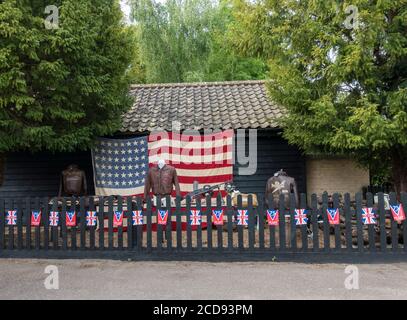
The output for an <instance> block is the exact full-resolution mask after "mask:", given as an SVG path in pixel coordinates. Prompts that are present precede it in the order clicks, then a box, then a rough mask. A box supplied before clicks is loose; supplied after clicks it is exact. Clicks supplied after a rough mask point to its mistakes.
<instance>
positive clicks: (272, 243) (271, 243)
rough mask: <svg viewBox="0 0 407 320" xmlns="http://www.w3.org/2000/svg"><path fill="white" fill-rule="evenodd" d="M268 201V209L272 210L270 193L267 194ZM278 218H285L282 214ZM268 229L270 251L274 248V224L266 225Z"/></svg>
mask: <svg viewBox="0 0 407 320" xmlns="http://www.w3.org/2000/svg"><path fill="white" fill-rule="evenodd" d="M268 203H269V208H268V209H269V210H273V209H274V207H273V206H272V203H273V197H272V195H269V198H268ZM280 219H285V218H284V216H281V215H280ZM268 229H269V243H270V249H271V250H272V251H275V250H276V227H275V226H270V225H269V226H268Z"/></svg>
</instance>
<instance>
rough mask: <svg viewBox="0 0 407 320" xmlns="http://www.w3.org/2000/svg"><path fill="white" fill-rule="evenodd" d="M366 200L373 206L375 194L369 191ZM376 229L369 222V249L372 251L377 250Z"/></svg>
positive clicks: (370, 206) (369, 205)
mask: <svg viewBox="0 0 407 320" xmlns="http://www.w3.org/2000/svg"><path fill="white" fill-rule="evenodd" d="M366 200H367V206H368V207H369V208H373V194H372V193H371V192H368V193H367V194H366ZM375 234H376V231H375V228H374V225H372V224H369V225H368V237H369V250H370V251H371V252H375V251H376V237H375Z"/></svg>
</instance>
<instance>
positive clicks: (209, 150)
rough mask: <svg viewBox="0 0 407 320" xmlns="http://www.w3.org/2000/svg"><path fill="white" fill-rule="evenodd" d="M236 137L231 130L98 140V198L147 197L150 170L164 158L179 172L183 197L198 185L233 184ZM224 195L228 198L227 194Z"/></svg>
mask: <svg viewBox="0 0 407 320" xmlns="http://www.w3.org/2000/svg"><path fill="white" fill-rule="evenodd" d="M233 136H234V133H233V130H227V131H220V132H216V133H212V134H206V135H195V136H194V135H185V134H177V133H173V132H169V133H165V134H161V133H159V134H151V135H150V136H148V137H147V136H146V137H139V138H132V139H121V140H118V139H114V140H113V139H98V140H97V142H96V145H95V147H94V148H93V150H92V159H93V168H94V179H95V188H96V194H97V195H100V196H110V195H121V196H141V195H143V193H144V185H145V181H146V176H147V173H148V169H149V167H151V166H154V165H155V164H156V163H157V161H158V159H160V158H161V159H164V160H165V161H166V163H167V164H169V165H171V166H173V167H175V168H176V169H177V174H178V179H179V183H180V188H181V195H182V196H185V195H186V194H187V193H189V192H191V191H193V182H194V181H198V183H199V186H200V187H202V186H204V185H215V184H220V183H224V182H227V181H231V180H232V179H233V153H232V147H233ZM221 192H222V196H226V191H224V190H223V191H221ZM173 196H175V192H174V193H173ZM214 196H216V194H215V195H214Z"/></svg>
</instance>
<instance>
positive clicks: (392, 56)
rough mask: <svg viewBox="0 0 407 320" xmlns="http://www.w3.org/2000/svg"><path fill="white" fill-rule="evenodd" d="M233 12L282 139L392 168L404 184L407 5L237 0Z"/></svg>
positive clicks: (237, 35) (239, 43)
mask: <svg viewBox="0 0 407 320" xmlns="http://www.w3.org/2000/svg"><path fill="white" fill-rule="evenodd" d="M350 5H353V6H355V7H357V9H358V13H359V16H358V19H357V22H358V27H357V28H350V27H351V25H350V24H349V23H348V24H347V23H346V22H351V23H352V22H354V21H351V20H350V19H349V18H350V15H351V14H352V12H350V11H348V12H347V11H346V9H347V7H348V6H350ZM234 7H235V16H236V19H235V23H234V24H233V26H232V41H233V42H234V44H235V46H236V47H237V48H238V50H239V51H240V52H241V53H244V54H246V55H249V56H261V57H264V58H265V59H269V61H270V64H269V67H270V72H269V79H270V81H269V85H268V88H269V91H270V94H271V97H272V98H273V100H274V101H275V102H277V103H279V104H281V105H283V106H285V107H286V108H287V111H288V112H287V117H285V118H284V119H283V121H282V125H283V126H284V128H285V131H284V135H285V137H286V138H287V139H288V140H289V141H290V142H291V143H294V144H296V145H298V146H300V147H301V148H302V149H304V150H305V151H306V152H308V153H313V152H321V151H322V152H325V153H341V154H349V155H352V156H353V157H355V158H356V159H358V160H359V161H360V162H361V163H364V164H366V165H369V166H370V167H371V168H380V169H383V167H387V168H389V167H390V166H391V165H393V173H394V174H393V178H394V179H395V182H396V183H397V181H396V180H397V179H398V178H397V177H396V176H397V175H398V176H401V177H402V179H405V180H406V181H407V165H406V160H407V157H406V155H407V121H406V120H407V113H406V112H407V1H406V0H375V1H371V0H352V1H332V0H331V1H327V0H308V1H296V0H258V1H255V2H253V1H250V2H249V1H245V0H236V1H235V5H234ZM354 26H355V25H354ZM396 167H397V168H396ZM381 172H382V171H381ZM406 187H407V185H406V186H405V188H406Z"/></svg>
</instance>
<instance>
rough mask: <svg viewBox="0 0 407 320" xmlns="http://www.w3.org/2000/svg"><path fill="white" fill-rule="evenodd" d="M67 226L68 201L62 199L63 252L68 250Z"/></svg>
mask: <svg viewBox="0 0 407 320" xmlns="http://www.w3.org/2000/svg"><path fill="white" fill-rule="evenodd" d="M66 230H67V226H66V199H65V198H63V199H62V210H61V233H62V250H67V249H68V240H67V231H66Z"/></svg>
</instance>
